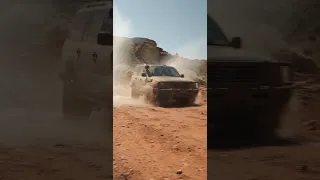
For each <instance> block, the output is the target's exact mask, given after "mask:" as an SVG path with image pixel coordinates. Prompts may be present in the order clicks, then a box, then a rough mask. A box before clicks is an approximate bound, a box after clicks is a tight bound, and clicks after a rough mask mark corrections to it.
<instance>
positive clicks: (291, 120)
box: [277, 93, 302, 138]
mask: <svg viewBox="0 0 320 180" xmlns="http://www.w3.org/2000/svg"><path fill="white" fill-rule="evenodd" d="M301 109H302V107H301V102H300V100H299V97H298V96H297V94H295V93H294V94H293V95H292V97H291V99H290V101H289V103H288V104H287V106H286V107H285V109H284V110H283V113H282V114H281V116H280V119H281V123H280V128H279V129H278V131H277V133H278V134H279V135H280V136H281V137H284V138H297V136H298V135H299V133H301V131H302V126H301Z"/></svg>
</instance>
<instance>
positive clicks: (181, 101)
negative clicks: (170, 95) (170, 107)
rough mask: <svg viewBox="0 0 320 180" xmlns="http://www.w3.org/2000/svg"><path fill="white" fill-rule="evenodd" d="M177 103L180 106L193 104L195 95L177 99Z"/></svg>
mask: <svg viewBox="0 0 320 180" xmlns="http://www.w3.org/2000/svg"><path fill="white" fill-rule="evenodd" d="M177 101H178V104H179V105H181V106H191V105H193V104H194V101H195V97H189V98H181V99H178V100H177Z"/></svg>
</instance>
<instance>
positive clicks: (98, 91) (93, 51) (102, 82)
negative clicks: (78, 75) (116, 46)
mask: <svg viewBox="0 0 320 180" xmlns="http://www.w3.org/2000/svg"><path fill="white" fill-rule="evenodd" d="M109 10H110V9H105V8H104V9H101V10H97V11H95V12H94V13H93V18H92V21H91V24H90V27H89V28H88V31H87V32H86V35H85V36H84V41H86V48H85V49H84V51H85V55H84V56H83V59H81V60H83V61H85V62H84V64H86V67H85V69H86V82H87V83H86V84H87V88H86V90H87V95H89V96H91V95H93V96H94V97H91V98H97V97H98V98H107V97H106V96H107V95H111V97H108V98H112V91H113V88H112V87H113V83H112V81H113V79H112V77H113V54H112V49H113V34H112V32H109V33H108V35H109V36H110V37H108V38H107V39H106V41H107V42H104V43H103V45H102V44H98V34H99V32H101V31H102V30H103V29H102V28H106V29H110V28H113V27H112V22H111V23H110V21H111V20H112V17H109ZM110 19H111V20H110ZM109 26H111V27H109ZM102 96H103V97H102Z"/></svg>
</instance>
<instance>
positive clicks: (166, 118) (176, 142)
mask: <svg viewBox="0 0 320 180" xmlns="http://www.w3.org/2000/svg"><path fill="white" fill-rule="evenodd" d="M201 97H202V100H201V103H200V106H196V107H184V108H160V107H151V106H148V105H143V104H140V105H133V104H132V105H130V104H129V105H128V101H129V100H127V103H125V104H123V105H122V106H120V107H115V108H114V131H113V134H114V142H113V143H114V167H113V168H114V177H115V179H121V178H123V179H125V178H127V179H132V180H144V179H146V180H150V179H154V180H161V179H163V180H164V179H170V180H174V179H197V180H205V179H207V150H206V149H207V143H206V134H207V132H206V129H207V125H206V124H207V121H206V119H207V113H206V111H207V106H206V99H205V98H206V94H205V91H203V92H202V96H201ZM126 104H127V105H126ZM178 170H182V174H177V171H178Z"/></svg>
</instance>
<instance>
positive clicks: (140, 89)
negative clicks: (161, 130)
mask: <svg viewBox="0 0 320 180" xmlns="http://www.w3.org/2000/svg"><path fill="white" fill-rule="evenodd" d="M130 86H131V97H132V98H135V99H137V98H139V97H140V96H142V95H144V96H145V97H146V99H147V100H148V101H149V102H150V103H155V104H156V105H158V106H168V105H171V104H172V102H176V103H179V104H181V105H191V104H193V103H194V101H195V99H196V96H197V94H198V92H199V85H198V83H197V82H195V81H192V80H187V79H184V75H183V74H179V72H178V71H177V70H176V69H175V68H174V67H171V66H166V65H138V66H136V67H135V68H134V70H133V75H132V77H131V82H130Z"/></svg>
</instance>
